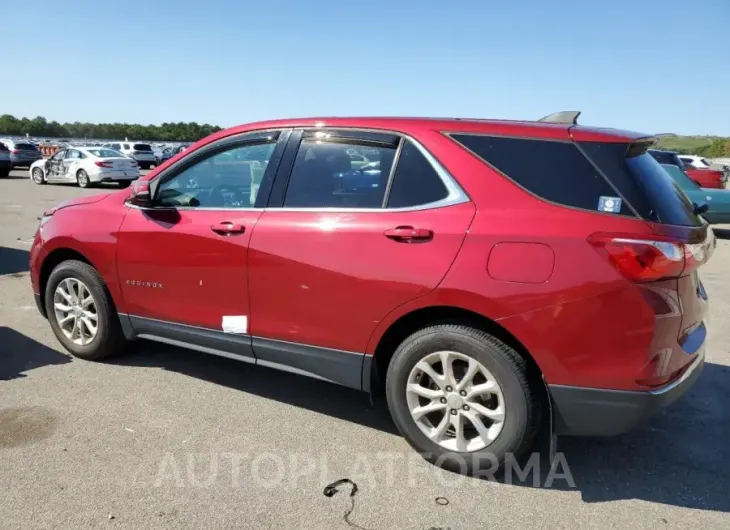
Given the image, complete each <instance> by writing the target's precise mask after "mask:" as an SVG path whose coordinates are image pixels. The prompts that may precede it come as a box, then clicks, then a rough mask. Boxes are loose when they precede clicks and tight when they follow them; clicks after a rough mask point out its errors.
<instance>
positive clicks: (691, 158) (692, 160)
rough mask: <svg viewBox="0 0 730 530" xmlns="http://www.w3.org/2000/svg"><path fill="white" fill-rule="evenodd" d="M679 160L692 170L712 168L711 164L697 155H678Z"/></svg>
mask: <svg viewBox="0 0 730 530" xmlns="http://www.w3.org/2000/svg"><path fill="white" fill-rule="evenodd" d="M679 159H680V160H681V161H682V162H684V163H685V165H688V166H691V167H693V168H694V169H710V168H711V166H712V162H710V161H709V160H707V159H706V158H704V157H701V156H697V155H679Z"/></svg>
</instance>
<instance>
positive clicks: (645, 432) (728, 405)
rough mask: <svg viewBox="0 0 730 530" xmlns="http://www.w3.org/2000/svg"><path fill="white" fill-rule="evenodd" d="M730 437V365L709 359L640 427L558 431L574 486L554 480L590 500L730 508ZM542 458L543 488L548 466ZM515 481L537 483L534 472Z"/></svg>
mask: <svg viewBox="0 0 730 530" xmlns="http://www.w3.org/2000/svg"><path fill="white" fill-rule="evenodd" d="M597 420H598V421H600V418H597ZM729 440H730V367H728V366H724V365H718V364H713V363H706V364H705V367H704V370H703V373H702V375H701V376H700V378H699V379H698V381H697V382H696V383H695V385H694V386H693V387H692V388H691V389H690V390H689V391H688V393H687V394H686V395H685V396H683V397H681V398H680V399H679V400H677V401H676V402H674V403H673V404H671V405H670V406H669V407H667V408H666V409H665V410H663V411H660V412H659V413H657V414H656V415H655V416H653V417H652V418H651V419H650V420H649V421H648V422H647V423H646V424H645V425H643V426H641V427H639V428H637V429H636V430H634V431H632V432H629V433H626V434H624V435H621V436H616V437H608V438H573V437H560V438H559V440H558V445H557V451H558V453H562V455H563V456H564V462H565V463H567V466H564V467H565V469H563V468H561V466H560V465H558V466H556V471H558V472H559V473H563V471H565V470H566V469H569V470H570V474H571V476H572V478H573V480H574V482H575V488H573V487H570V486H569V483H568V482H567V481H565V480H561V479H559V478H556V479H555V480H554V482H553V486H552V487H553V488H554V489H558V490H566V491H568V490H570V491H576V490H577V491H580V493H581V497H582V499H583V501H584V502H587V503H599V502H609V501H617V500H631V499H638V500H643V501H649V502H655V503H660V504H667V505H671V506H679V507H683V508H694V509H698V510H712V511H720V512H730V494H729V493H728V492H730V449H729V448H730V441H729ZM543 462H544V464H543V468H542V469H541V472H540V475H541V477H542V478H541V482H540V481H538V482H539V483H540V486H542V487H544V486H545V478H546V477H547V476H548V475H549V473H550V469H549V468H548V467H547V465H546V464H545V462H547V460H544V461H543ZM556 463H557V461H556ZM523 469H524V468H523ZM558 476H560V475H556V477H558ZM513 484H514V482H513ZM517 485H521V486H529V487H534V486H535V485H536V484H535V482H534V480H533V478H532V477H528V479H527V480H526V481H525V482H524V483H522V484H517Z"/></svg>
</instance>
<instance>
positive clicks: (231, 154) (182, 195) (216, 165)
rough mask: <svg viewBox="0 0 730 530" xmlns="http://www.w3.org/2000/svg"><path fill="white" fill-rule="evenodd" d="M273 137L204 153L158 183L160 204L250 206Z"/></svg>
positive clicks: (272, 149)
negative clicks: (175, 173) (201, 157)
mask: <svg viewBox="0 0 730 530" xmlns="http://www.w3.org/2000/svg"><path fill="white" fill-rule="evenodd" d="M275 147H276V140H275V139H273V140H271V141H267V142H263V143H256V144H246V145H238V146H234V147H229V148H228V149H226V150H224V151H221V152H218V153H215V154H212V155H210V156H207V157H206V158H204V159H202V160H199V161H197V162H195V163H194V164H193V165H192V166H189V167H187V168H186V169H184V170H183V171H181V172H180V173H178V174H177V175H175V176H174V177H172V178H171V179H170V180H167V181H165V182H163V183H161V184H160V187H159V189H158V198H157V204H159V205H160V206H172V207H175V206H179V207H194V208H195V207H199V208H231V209H236V208H253V207H254V205H255V204H256V196H257V194H258V190H259V186H260V184H261V180H262V179H263V176H264V172H265V171H266V166H267V165H268V163H269V160H271V155H272V154H273V152H274V148H275Z"/></svg>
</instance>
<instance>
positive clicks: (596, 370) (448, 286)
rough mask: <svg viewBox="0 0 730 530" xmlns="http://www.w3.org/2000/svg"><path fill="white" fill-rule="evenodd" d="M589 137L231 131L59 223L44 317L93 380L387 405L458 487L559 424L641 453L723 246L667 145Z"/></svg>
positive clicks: (573, 126) (387, 129) (699, 342)
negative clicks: (226, 374) (157, 345)
mask: <svg viewBox="0 0 730 530" xmlns="http://www.w3.org/2000/svg"><path fill="white" fill-rule="evenodd" d="M577 115H578V113H572V112H563V113H557V114H553V115H550V116H547V117H545V118H543V119H541V120H538V121H533V122H529V121H497V120H470V119H417V118H323V119H297V120H282V121H270V122H263V123H254V124H250V125H243V126H239V127H234V128H231V129H228V130H225V131H221V132H218V133H216V134H213V135H211V136H209V137H207V138H205V139H203V140H201V141H199V142H197V143H196V144H194V145H193V146H191V147H190V148H189V149H188V150H186V151H185V152H183V153H179V154H177V155H175V156H174V157H172V158H171V159H170V160H168V161H166V162H165V163H164V164H162V165H161V166H160V167H158V168H156V169H155V170H154V171H152V172H151V173H150V174H149V175H147V176H146V177H143V178H142V179H140V180H138V181H136V182H135V183H134V184H133V186H132V188H131V189H128V190H121V191H117V192H113V193H110V194H107V195H95V196H84V197H81V198H78V199H75V200H71V201H68V202H65V203H63V204H59V205H58V206H56V207H55V208H52V209H50V210H48V211H46V212H44V213H43V216H42V218H41V220H40V226H39V228H38V231H37V233H36V235H35V241H34V244H33V247H32V251H31V258H30V259H31V278H32V286H33V290H34V293H35V297H36V301H37V304H38V307H39V309H40V311H41V313H42V314H43V315H45V316H46V317H47V318H48V320H49V322H50V325H51V328H52V329H53V332H54V334H55V335H56V337H57V338H58V340H59V341H60V342H61V343H62V344H63V346H64V347H65V348H66V349H67V350H69V351H70V352H71V353H72V354H73V355H75V356H76V357H79V358H82V359H88V360H99V359H102V358H105V357H107V356H110V355H112V354H116V353H119V352H120V351H121V350H123V349H124V347H125V344H126V343H127V342H128V341H132V340H136V339H148V340H153V341H159V342H163V343H167V344H172V345H176V346H182V347H186V348H191V349H194V350H198V351H201V352H204V353H209V354H214V355H221V356H223V357H229V358H233V359H238V360H241V361H245V362H249V363H254V364H260V365H263V366H269V367H274V368H279V369H282V370H288V371H291V372H295V373H298V374H304V375H308V376H312V377H316V378H319V379H323V380H326V381H330V382H333V383H338V384H341V385H345V386H348V387H352V388H357V389H361V390H364V391H367V392H371V391H373V390H374V389H375V388H383V387H384V390H385V394H386V397H387V403H388V406H389V409H390V412H391V414H392V417H393V420H394V422H395V424H396V425H397V427H398V429H399V430H400V432H401V433H402V434H403V436H404V437H405V438H406V440H407V441H408V442H409V443H410V444H411V445H412V446H413V447H414V448H415V449H416V450H417V451H419V452H421V453H423V454H424V455H427V456H426V457H427V458H429V459H431V460H432V461H434V462H436V461H438V462H440V463H441V465H445V466H447V467H448V466H450V465H452V464H450V463H449V462H451V460H449V458H453V459H454V461H456V460H457V459H460V461H461V462H465V461H466V462H467V465H468V466H469V467H472V468H473V467H474V466H478V465H480V464H479V462H480V460H479V459H480V458H481V457H487V456H489V458H490V459H492V460H494V459H495V458H496V459H498V460H499V462H500V463H502V462H504V459H505V458H506V455H507V454H509V453H511V454H514V455H519V454H520V453H523V452H524V451H525V450H527V449H529V448H530V447H531V446H533V443H534V440H535V435H536V432H537V431H538V427H539V425H540V421H541V417H548V416H546V414H549V417H550V418H552V425H553V429H554V432H555V433H556V434H572V435H613V434H617V433H621V432H624V431H626V430H628V429H631V428H632V427H634V426H636V425H637V424H639V423H640V422H641V421H642V420H644V419H645V418H646V417H647V416H648V415H649V414H650V413H651V412H653V411H654V410H656V409H657V408H659V407H662V406H664V405H667V404H668V403H669V402H671V401H673V400H674V399H676V398H677V397H679V396H680V395H681V394H682V393H683V392H685V391H686V390H687V388H688V387H690V386H691V385H692V383H693V382H694V381H695V380H696V379H697V377H698V376H699V374H700V371H701V369H702V365H703V362H704V351H705V345H706V337H707V329H706V327H705V324H706V322H705V320H706V315H707V311H708V301H707V294H706V292H705V289H704V287H703V285H702V282H701V281H700V279H699V276H698V272H697V271H698V268H699V267H700V266H701V265H702V264H703V263H705V262H706V261H707V260H708V259H709V258H710V256H711V255H712V253H713V251H714V248H715V239H714V236H713V233H712V230H711V229H710V228H709V227H708V225H707V223H706V222H705V221H704V220H703V219H702V217H701V216H700V215H699V214H700V213H701V209H699V208H698V207H697V206H696V205H693V204H692V203H690V202H689V200H688V199H687V198H686V196H685V195H684V194H683V193H682V192H681V191H679V190H678V188H677V187H676V186H675V185H674V184H673V183H672V181H671V179H669V178H668V177H667V175H666V174H665V172H664V170H663V169H662V168H661V166H660V165H659V164H658V163H657V162H656V161H655V160H654V159H653V158H652V156H651V155H650V154H648V153H647V149H648V148H649V147H651V145H652V143H653V138H651V137H647V136H645V135H641V134H636V133H633V132H627V131H620V130H614V129H599V128H591V127H585V126H580V125H578V124H577ZM475 457H476V458H475ZM475 462H476V464H475Z"/></svg>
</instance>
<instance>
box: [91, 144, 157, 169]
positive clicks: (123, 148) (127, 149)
mask: <svg viewBox="0 0 730 530" xmlns="http://www.w3.org/2000/svg"><path fill="white" fill-rule="evenodd" d="M102 147H106V148H108V149H114V150H115V151H119V152H120V153H122V154H123V155H124V156H128V157H129V158H133V159H134V160H136V161H137V164H139V167H141V168H142V169H149V168H150V167H152V166H153V165H154V164H155V163H156V162H157V159H156V157H155V152H154V151H153V150H152V146H151V145H150V144H144V143H139V142H108V143H105V144H104V145H102Z"/></svg>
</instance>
